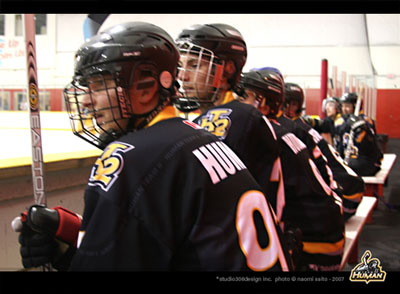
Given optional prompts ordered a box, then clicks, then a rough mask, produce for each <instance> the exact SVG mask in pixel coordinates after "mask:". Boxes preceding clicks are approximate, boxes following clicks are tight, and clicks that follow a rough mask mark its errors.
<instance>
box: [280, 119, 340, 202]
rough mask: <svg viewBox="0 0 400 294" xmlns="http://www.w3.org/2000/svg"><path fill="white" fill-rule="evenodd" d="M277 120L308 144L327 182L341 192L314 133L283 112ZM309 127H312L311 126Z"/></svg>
mask: <svg viewBox="0 0 400 294" xmlns="http://www.w3.org/2000/svg"><path fill="white" fill-rule="evenodd" d="M277 121H278V122H279V123H280V124H281V125H282V126H284V127H285V128H286V129H287V131H289V132H291V133H293V134H294V135H295V136H296V137H297V138H298V139H300V140H301V141H302V142H303V143H304V144H305V145H306V147H307V150H308V154H309V156H310V158H311V159H312V160H313V161H314V163H315V165H316V166H317V168H318V171H319V172H320V174H321V176H322V178H323V179H324V181H325V183H327V184H328V185H329V187H330V188H331V189H334V190H335V192H336V193H337V194H340V190H337V186H336V184H335V182H334V180H333V177H332V171H331V170H330V167H329V165H328V162H327V160H326V158H325V157H324V156H323V154H322V152H321V150H320V148H319V146H318V144H317V143H316V142H315V139H314V137H313V135H312V134H310V133H309V132H308V130H307V129H306V127H303V126H302V125H299V124H297V123H295V122H294V121H293V120H291V119H290V118H288V117H286V116H285V115H283V114H282V115H280V116H279V117H278V118H277ZM308 127H309V128H311V127H310V126H308ZM320 137H321V136H320ZM321 138H322V137H321Z"/></svg>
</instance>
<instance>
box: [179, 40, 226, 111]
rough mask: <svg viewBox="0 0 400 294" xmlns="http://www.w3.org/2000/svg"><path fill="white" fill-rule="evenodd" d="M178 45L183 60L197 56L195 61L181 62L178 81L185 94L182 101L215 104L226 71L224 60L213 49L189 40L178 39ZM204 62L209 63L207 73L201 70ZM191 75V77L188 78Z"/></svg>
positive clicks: (182, 92)
mask: <svg viewBox="0 0 400 294" xmlns="http://www.w3.org/2000/svg"><path fill="white" fill-rule="evenodd" d="M177 45H178V48H179V51H180V54H181V60H188V59H193V57H194V56H197V62H195V63H190V64H189V63H188V62H186V63H185V64H182V62H180V63H179V66H178V72H179V74H178V82H179V84H180V89H181V95H182V96H183V97H182V99H181V101H183V103H186V104H188V103H189V104H190V102H193V103H198V104H202V105H204V104H205V105H207V104H211V105H212V104H214V102H215V101H216V100H217V98H218V94H219V89H220V85H221V79H222V76H223V73H224V61H220V60H219V58H218V57H217V56H215V55H214V53H213V52H212V51H211V50H208V49H207V48H204V47H201V46H198V45H195V44H193V43H190V42H188V41H178V42H177ZM204 62H207V63H208V67H207V70H206V72H205V73H204V72H202V71H201V70H200V67H201V65H202V64H204ZM189 76H190V77H191V78H190V79H187V78H188V77H189Z"/></svg>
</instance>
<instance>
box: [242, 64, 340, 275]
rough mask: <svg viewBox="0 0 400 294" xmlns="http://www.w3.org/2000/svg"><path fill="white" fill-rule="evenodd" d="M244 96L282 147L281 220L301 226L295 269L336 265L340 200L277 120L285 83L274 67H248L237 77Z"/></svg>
mask: <svg viewBox="0 0 400 294" xmlns="http://www.w3.org/2000/svg"><path fill="white" fill-rule="evenodd" d="M241 85H242V87H243V88H244V89H245V93H244V97H243V101H244V102H245V103H248V104H251V105H254V106H255V107H257V108H258V109H259V110H260V111H261V112H262V113H263V114H264V115H266V116H268V118H269V119H270V121H271V124H272V126H273V128H274V130H275V133H276V135H277V138H278V142H279V144H280V147H281V154H280V158H281V162H282V171H283V179H284V187H285V207H284V210H283V217H282V219H283V222H284V223H285V225H287V224H291V225H294V226H297V227H299V228H300V229H301V230H302V237H303V252H302V255H301V258H300V260H299V263H298V265H297V267H296V268H299V269H305V270H315V271H327V270H338V269H339V265H340V262H341V258H342V254H343V249H344V219H343V215H342V201H341V199H340V198H339V197H338V196H337V195H336V194H335V193H334V192H333V191H332V190H331V189H330V187H329V186H328V185H327V184H326V183H325V182H324V181H323V180H322V177H321V175H320V173H319V171H318V169H317V168H316V166H315V165H314V163H313V161H312V160H311V159H310V157H309V155H308V151H307V148H306V146H305V145H304V143H303V142H301V141H300V140H299V139H298V138H297V137H296V136H295V135H294V134H292V133H290V132H289V131H288V130H287V129H286V128H285V127H283V126H282V125H281V124H280V123H279V122H278V121H277V117H276V114H278V113H279V108H280V106H281V104H282V103H283V97H284V84H283V79H282V76H281V75H279V73H277V72H276V71H271V70H264V71H253V72H252V71H251V72H248V73H245V74H244V75H243V77H242V79H241Z"/></svg>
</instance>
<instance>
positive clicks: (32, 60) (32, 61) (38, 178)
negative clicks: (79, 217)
mask: <svg viewBox="0 0 400 294" xmlns="http://www.w3.org/2000/svg"><path fill="white" fill-rule="evenodd" d="M24 26H25V44H26V62H27V74H28V92H27V93H28V99H29V121H30V129H31V142H32V182H33V194H34V200H35V203H36V204H40V205H44V206H47V201H46V196H45V193H44V174H43V151H42V134H41V125H40V100H39V86H38V75H37V63H36V41H35V19H34V15H33V14H25V15H24Z"/></svg>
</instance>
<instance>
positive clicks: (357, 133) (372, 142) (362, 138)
mask: <svg viewBox="0 0 400 294" xmlns="http://www.w3.org/2000/svg"><path fill="white" fill-rule="evenodd" d="M346 125H347V128H346V132H344V134H343V135H342V144H343V150H344V154H343V155H344V158H346V157H348V164H349V166H350V167H351V168H352V169H353V170H354V171H355V172H356V173H357V174H358V175H360V176H373V175H375V174H376V173H377V172H378V171H379V170H380V168H381V161H382V159H383V153H382V151H381V150H380V148H379V146H378V143H377V141H376V133H375V124H374V122H373V121H372V120H371V119H369V118H368V117H365V116H355V115H350V116H349V117H347V118H346Z"/></svg>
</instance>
